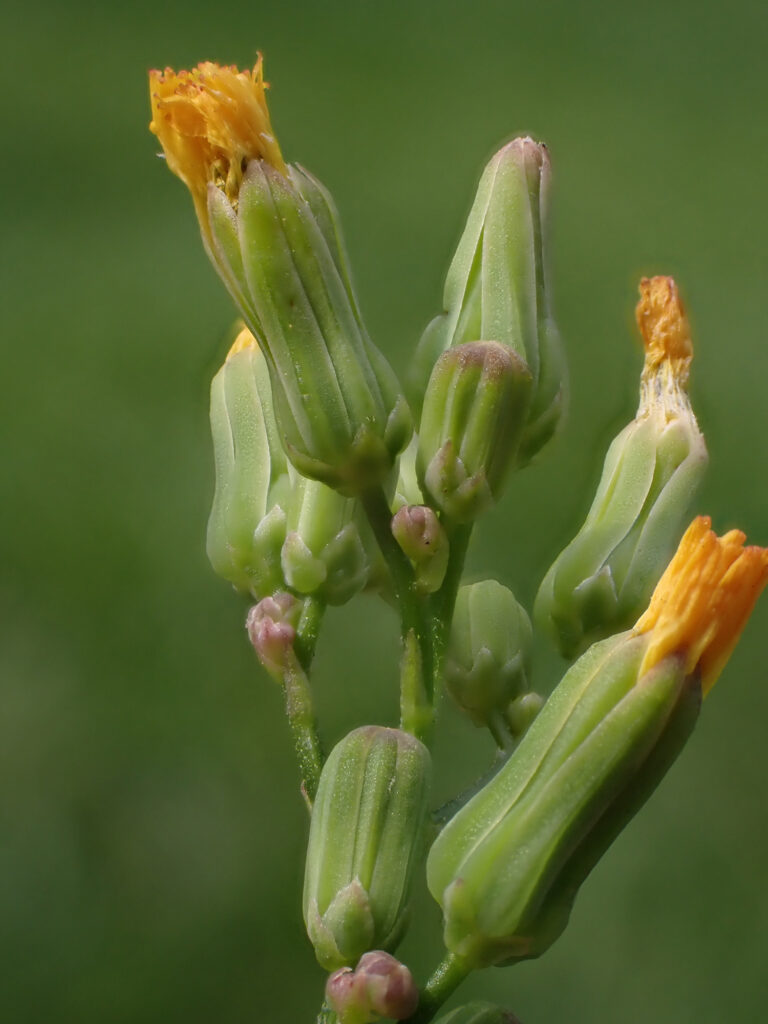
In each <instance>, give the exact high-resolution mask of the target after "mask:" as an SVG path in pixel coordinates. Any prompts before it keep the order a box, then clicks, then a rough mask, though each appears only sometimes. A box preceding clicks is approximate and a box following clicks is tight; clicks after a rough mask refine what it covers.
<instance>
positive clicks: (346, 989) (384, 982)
mask: <svg viewBox="0 0 768 1024" xmlns="http://www.w3.org/2000/svg"><path fill="white" fill-rule="evenodd" d="M325 999H326V1002H327V1003H328V1005H329V1006H330V1007H331V1009H332V1010H335V1012H336V1014H337V1015H338V1018H339V1024H371V1022H372V1021H377V1020H381V1018H382V1017H386V1018H387V1020H405V1019H406V1018H407V1017H410V1016H411V1015H412V1014H413V1013H414V1012H415V1011H416V1006H417V1005H418V1002H419V990H418V988H417V987H416V983H415V982H414V980H413V976H412V974H411V972H410V971H409V970H408V968H407V967H406V966H405V964H401V963H400V961H399V960H396V959H395V958H394V957H393V956H390V955H389V953H384V952H383V951H382V950H380V949H377V950H374V951H372V952H370V953H365V954H364V955H363V956H362V957H361V959H360V963H359V964H358V965H357V967H356V968H355V970H354V971H353V970H352V969H351V968H349V967H341V968H339V970H338V971H334V973H333V974H332V975H331V976H330V978H329V979H328V981H327V983H326V986H325Z"/></svg>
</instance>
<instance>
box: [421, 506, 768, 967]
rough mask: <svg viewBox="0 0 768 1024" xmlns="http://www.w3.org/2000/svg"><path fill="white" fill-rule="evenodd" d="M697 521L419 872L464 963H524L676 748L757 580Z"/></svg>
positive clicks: (737, 551) (732, 539) (750, 551)
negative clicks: (627, 619)
mask: <svg viewBox="0 0 768 1024" xmlns="http://www.w3.org/2000/svg"><path fill="white" fill-rule="evenodd" d="M743 543H744V535H743V534H741V533H739V532H738V531H731V533H729V534H726V535H725V536H724V537H722V538H718V537H716V536H715V535H714V534H713V533H712V532H711V531H710V530H709V521H708V520H706V519H702V518H700V519H697V520H694V522H693V523H692V524H691V526H690V527H689V529H688V531H687V532H686V534H685V536H684V537H683V540H682V541H681V543H680V546H679V548H678V551H677V554H676V555H675V557H674V558H673V559H672V561H671V562H670V564H669V566H668V568H667V570H666V572H665V574H664V576H663V577H662V579H661V580H660V581H659V584H658V586H657V588H656V590H655V592H654V595H653V597H652V599H651V602H650V605H649V607H648V609H647V611H646V612H645V613H644V615H643V616H641V618H640V619H639V620H638V622H637V623H636V625H635V627H634V629H633V630H630V631H628V632H626V633H622V634H619V635H618V636H615V637H611V638H610V639H608V640H603V641H601V642H599V643H597V644H594V645H593V646H592V647H591V648H590V649H589V650H588V651H587V652H586V654H584V655H583V656H582V657H581V658H580V659H579V660H578V661H577V662H576V663H575V664H574V665H573V666H572V668H571V669H570V670H569V671H568V672H567V673H566V675H565V676H564V678H563V680H562V681H561V683H560V684H559V685H558V686H557V687H556V689H555V690H554V692H553V694H552V696H551V697H550V698H549V700H548V701H547V703H546V704H545V705H544V708H543V709H542V711H541V713H540V714H539V715H538V716H537V718H536V720H535V721H534V723H533V725H532V726H531V728H530V729H529V731H528V732H527V734H526V735H525V737H524V739H523V740H522V742H521V743H520V745H519V747H518V748H517V750H516V751H515V753H514V754H513V755H512V756H511V757H510V759H509V761H508V762H507V764H506V765H505V766H504V767H503V768H502V769H501V771H500V772H499V773H498V774H497V775H496V776H495V777H494V778H493V779H492V780H491V782H489V783H488V784H487V785H486V786H485V787H484V788H483V789H482V790H481V791H480V792H479V793H478V794H477V795H476V796H475V797H473V798H472V800H470V802H469V803H468V804H466V805H465V806H464V807H463V808H462V809H461V810H460V811H459V812H458V813H457V814H456V816H455V817H454V818H453V819H452V820H451V821H450V822H449V823H448V825H447V826H446V827H445V828H444V830H443V831H442V832H441V834H440V835H439V836H438V838H437V840H436V841H435V844H434V845H433V847H432V849H431V851H430V854H429V858H428V861H427V880H428V884H429V888H430V891H431V892H432V895H433V896H434V897H435V899H436V900H437V901H438V902H439V903H440V905H441V906H442V908H443V911H444V915H445V932H444V938H445V942H446V945H447V947H448V948H449V949H450V950H451V951H452V952H453V953H454V954H456V955H458V956H460V957H462V958H464V959H466V961H467V962H468V963H470V964H472V965H476V966H477V965H487V964H493V963H502V962H510V961H514V960H520V959H525V958H528V957H533V956H538V955H539V954H540V953H542V952H543V951H544V950H545V949H547V948H548V947H549V945H551V943H552V942H553V941H554V940H555V939H556V938H557V936H558V935H559V934H560V933H561V931H562V930H563V928H564V927H565V925H566V923H567V921H568V916H569V913H570V910H571V906H572V904H573V901H574V899H575V896H576V893H577V891H578V888H579V886H580V884H581V882H582V881H583V880H584V878H585V877H586V875H587V874H588V873H589V871H590V870H591V868H592V867H593V866H594V865H595V864H596V863H597V861H598V860H599V858H600V857H601V856H602V854H603V853H604V852H605V850H606V849H607V848H608V846H609V845H610V843H611V842H612V841H613V839H614V838H615V836H616V835H617V834H618V832H619V831H620V830H621V828H622V827H623V826H624V824H626V822H627V821H628V820H629V818H631V817H632V815H633V814H634V813H635V812H636V811H637V810H638V809H639V807H640V806H641V805H642V804H643V802H644V801H645V800H646V799H647V797H648V796H649V795H650V793H651V792H652V791H653V789H654V788H655V786H656V785H657V784H658V782H659V781H660V779H661V778H662V777H663V775H664V773H665V772H666V770H667V769H668V768H669V766H670V765H671V763H672V762H673V761H674V759H675V757H676V756H677V754H678V753H679V752H680V750H681V749H682V746H683V745H684V743H685V741H686V739H687V737H688V735H689V734H690V732H691V730H692V729H693V726H694V724H695V722H696V719H697V716H698V710H699V704H700V699H701V695H702V693H704V694H706V693H707V692H708V690H709V689H710V687H711V686H712V684H713V682H714V679H715V678H716V677H717V675H718V673H719V671H720V670H721V668H722V666H723V664H724V663H725V661H726V660H727V658H728V656H729V655H730V653H731V651H732V650H733V646H734V645H735V643H736V640H737V639H738V636H739V634H740V632H741V630H742V628H743V627H744V625H745V623H746V621H747V618H748V617H749V614H750V612H751V610H752V607H753V605H754V602H755V600H756V599H757V596H758V594H759V593H760V591H761V590H762V588H763V586H764V585H765V582H766V579H767V578H768V550H766V549H762V548H744V547H743Z"/></svg>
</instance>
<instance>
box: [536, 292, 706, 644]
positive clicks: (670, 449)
mask: <svg viewBox="0 0 768 1024" xmlns="http://www.w3.org/2000/svg"><path fill="white" fill-rule="evenodd" d="M640 296H641V297H640V302H639V303H638V307H637V320H638V324H639V325H640V329H641V332H642V335H643V339H644V342H645V352H646V354H645V366H644V368H643V373H642V377H641V382H640V406H639V408H638V411H637V415H636V417H635V419H634V420H633V421H632V422H631V423H630V424H629V425H628V426H627V427H625V429H624V430H622V432H621V433H620V434H619V435H618V437H616V438H615V439H614V441H613V442H612V443H611V446H610V448H609V449H608V453H607V455H606V457H605V464H604V466H603V474H602V477H601V480H600V484H599V486H598V489H597V494H596V495H595V498H594V501H593V502H592V507H591V508H590V510H589V512H588V514H587V518H586V521H585V522H584V525H583V526H582V528H581V530H580V531H579V532H578V534H577V535H576V537H575V538H574V539H573V540H572V541H571V543H570V544H569V545H568V546H567V547H566V548H565V550H564V551H563V552H562V553H561V554H560V555H558V557H557V559H556V560H555V562H554V563H553V565H552V567H551V568H550V570H549V572H548V573H547V575H546V576H545V578H544V580H543V582H542V584H541V587H540V589H539V593H538V596H537V598H536V605H535V609H534V611H535V615H536V620H537V622H538V623H540V625H541V626H542V628H543V629H546V630H547V631H548V632H549V633H550V634H551V635H552V637H553V639H554V640H555V642H556V644H557V646H558V648H559V649H560V651H561V653H562V654H563V655H564V656H565V657H568V658H571V657H574V656H575V655H576V654H578V653H579V652H580V651H581V650H583V649H584V648H585V647H586V646H588V644H590V643H592V642H593V641H595V640H599V639H601V638H603V637H606V636H609V635H611V634H612V633H616V632H620V631H621V630H623V629H627V628H628V627H629V626H630V625H631V624H632V623H633V622H634V621H635V619H636V618H637V616H638V615H639V614H640V612H641V611H642V609H643V608H644V607H645V606H646V605H647V603H648V600H649V599H650V596H651V592H652V591H653V588H654V586H655V584H656V583H657V581H658V579H659V577H660V576H661V574H662V572H663V571H664V567H665V566H666V564H667V562H668V561H669V559H670V556H671V554H672V552H673V551H674V549H675V545H676V544H677V542H678V541H679V539H680V536H681V535H682V532H683V527H684V524H685V521H686V519H687V516H688V513H689V509H690V506H691V502H692V501H693V498H694V496H695V494H696V491H697V488H698V486H699V484H700V483H701V480H702V478H703V476H704V472H705V470H706V467H707V449H706V445H705V443H704V438H703V436H702V434H701V432H700V430H699V427H698V424H697V422H696V417H695V416H694V414H693V410H692V409H691V405H690V402H689V399H688V374H689V367H690V363H691V360H692V358H693V347H692V345H691V339H690V332H689V328H688V321H687V319H686V317H685V313H684V311H683V307H682V303H681V302H680V298H679V295H678V292H677V287H676V285H675V282H674V281H673V280H672V278H671V277H654V278H652V279H650V280H648V279H643V280H642V281H641V282H640Z"/></svg>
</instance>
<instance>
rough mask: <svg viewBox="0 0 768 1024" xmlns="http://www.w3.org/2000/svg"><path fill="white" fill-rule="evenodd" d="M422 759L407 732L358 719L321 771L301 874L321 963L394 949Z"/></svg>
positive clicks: (421, 819)
mask: <svg viewBox="0 0 768 1024" xmlns="http://www.w3.org/2000/svg"><path fill="white" fill-rule="evenodd" d="M429 775H430V759H429V753H428V752H427V749H426V747H424V746H423V744H421V743H420V742H419V741H418V740H416V739H414V737H413V736H411V735H409V734H408V733H405V732H402V731H400V730H398V729H385V728H383V727H380V726H365V727H363V728H361V729H356V730H355V731H354V732H352V733H350V734H349V735H348V736H346V737H345V738H344V739H343V740H341V742H340V743H338V744H337V745H336V746H335V747H334V749H333V750H332V751H331V754H330V756H329V757H328V760H327V761H326V764H325V766H324V768H323V772H322V775H321V777H320V785H319V787H318V791H317V797H316V799H315V803H314V807H313V810H312V824H311V827H310V833H309V844H308V848H307V864H306V873H305V876H304V900H303V908H304V921H305V924H306V926H307V932H308V934H309V937H310V939H311V941H312V944H313V945H314V947H315V953H316V955H317V959H318V961H319V962H320V964H321V965H322V966H323V967H325V968H326V969H327V970H329V971H331V970H335V969H336V968H338V967H344V966H351V965H352V964H355V963H356V962H357V961H358V959H359V958H360V956H361V955H362V954H363V953H365V952H367V951H368V950H370V949H372V948H381V949H385V950H392V949H394V947H395V946H396V945H397V943H398V942H399V940H400V938H401V936H402V934H403V931H404V929H405V926H406V923H407V908H408V897H409V890H410V883H411V878H412V875H413V871H414V867H415V865H416V863H417V860H418V857H419V854H420V852H421V849H422V843H423V840H424V827H425V821H426V813H427V799H428V787H429Z"/></svg>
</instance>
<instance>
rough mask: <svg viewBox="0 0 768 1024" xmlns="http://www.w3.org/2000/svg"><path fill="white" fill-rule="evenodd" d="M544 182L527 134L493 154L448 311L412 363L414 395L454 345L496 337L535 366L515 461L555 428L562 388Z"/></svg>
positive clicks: (539, 151)
mask: <svg viewBox="0 0 768 1024" xmlns="http://www.w3.org/2000/svg"><path fill="white" fill-rule="evenodd" d="M549 184H550V164H549V155H548V153H547V149H546V147H545V146H543V145H539V144H537V143H535V142H534V141H533V140H532V139H529V138H519V139H514V140H513V141H512V142H510V143H508V144H507V145H506V146H504V147H502V149H500V150H499V152H498V153H496V155H495V156H494V157H493V158H492V159H491V161H490V163H489V164H488V166H487V167H486V168H485V171H484V172H483V175H482V178H481V179H480V184H479V186H478V190H477V196H476V198H475V202H474V205H473V206H472V210H471V211H470V214H469V218H468V220H467V225H466V227H465V229H464V234H463V235H462V237H461V241H460V242H459V245H458V248H457V250H456V255H455V256H454V259H453V262H452V264H451V267H450V269H449V271H448V275H447V277H446V282H445V292H444V296H443V303H444V307H445V312H444V313H443V314H442V315H441V316H439V317H437V318H436V319H435V320H433V321H432V323H430V324H429V326H428V327H427V329H426V331H425V333H424V336H423V338H422V340H421V342H420V344H419V347H418V349H417V352H416V356H415V360H414V366H413V372H412V385H413V401H414V403H415V402H416V401H417V397H416V396H417V395H421V394H423V392H424V388H425V386H426V383H427V380H428V378H429V374H430V373H431V370H432V367H433V365H434V363H435V361H436V360H437V358H438V357H439V355H440V353H441V352H444V351H445V350H446V349H448V348H450V347H451V346H453V345H459V344H462V343H463V342H467V341H475V340H494V341H498V342H500V343H501V344H503V345H506V346H508V347H509V348H511V349H513V350H514V351H515V352H516V353H517V355H518V356H519V358H520V359H521V360H523V361H524V362H525V364H526V365H527V366H528V369H529V370H530V373H531V392H530V395H529V401H528V404H527V407H526V410H525V422H524V428H523V431H522V437H521V440H520V445H519V450H518V452H517V458H518V463H519V464H521V465H522V464H524V463H525V462H527V461H528V460H529V459H530V458H532V457H533V455H535V454H536V452H537V451H538V450H539V449H540V448H541V447H542V446H543V445H544V444H545V443H546V441H548V440H549V438H550V437H551V436H552V434H553V433H554V430H555V427H556V426H557V423H558V420H559V418H560V415H561V412H562V408H563V402H564V394H565V365H564V360H563V356H562V350H561V345H560V340H559V336H558V332H557V327H556V326H555V322H554V318H553V315H552V309H551V287H550V283H549V271H548V262H547V257H548V253H547V229H548V216H549Z"/></svg>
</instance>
